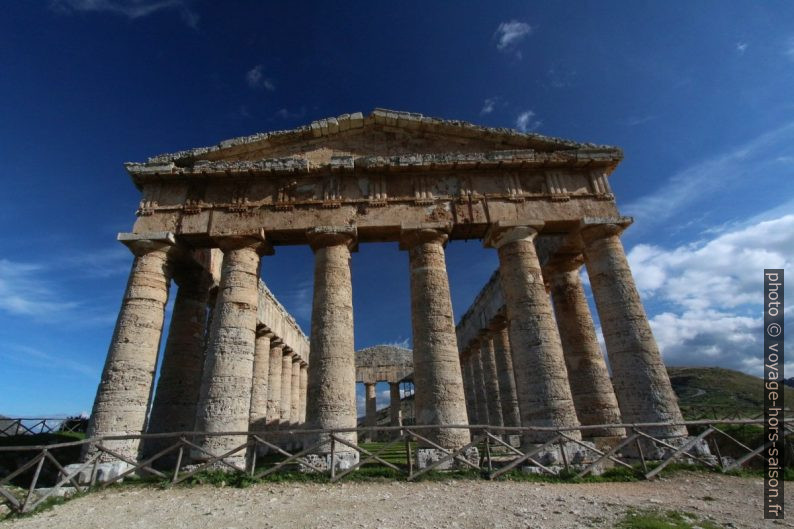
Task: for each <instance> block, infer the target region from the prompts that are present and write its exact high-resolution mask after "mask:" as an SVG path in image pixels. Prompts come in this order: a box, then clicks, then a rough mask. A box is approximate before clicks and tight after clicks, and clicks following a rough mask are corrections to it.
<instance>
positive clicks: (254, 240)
mask: <svg viewBox="0 0 794 529" xmlns="http://www.w3.org/2000/svg"><path fill="white" fill-rule="evenodd" d="M214 240H215V244H217V245H218V248H220V249H221V250H222V251H223V252H228V251H231V250H239V249H242V248H251V249H253V250H254V251H255V252H256V253H257V254H258V255H273V253H274V250H273V245H272V244H270V241H268V240H266V239H265V231H264V230H260V232H259V233H258V234H251V235H226V236H219V237H214Z"/></svg>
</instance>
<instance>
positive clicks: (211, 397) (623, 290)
mask: <svg viewBox="0 0 794 529" xmlns="http://www.w3.org/2000/svg"><path fill="white" fill-rule="evenodd" d="M621 158H622V153H621V151H620V150H619V149H617V148H615V147H608V146H600V145H593V144H588V143H577V142H574V141H569V140H563V139H558V138H550V137H544V136H540V135H537V134H523V133H519V132H516V131H513V130H507V129H493V128H486V127H479V126H475V125H472V124H469V123H464V122H460V121H445V120H440V119H434V118H428V117H424V116H422V115H420V114H413V113H408V112H395V111H390V110H375V111H374V112H372V113H371V114H370V115H368V116H363V115H362V114H361V113H355V114H345V115H342V116H339V117H337V118H328V119H325V120H321V121H318V122H314V123H312V124H311V125H307V126H303V127H299V128H297V129H294V130H288V131H279V132H271V133H262V134H256V135H253V136H248V137H243V138H237V139H233V140H228V141H223V142H221V143H220V144H218V145H215V146H211V147H204V148H198V149H192V150H187V151H181V152H177V153H173V154H165V155H160V156H155V157H153V158H150V159H149V160H148V161H146V162H144V163H129V164H127V165H126V168H127V171H128V172H129V174H130V176H131V177H132V180H133V182H134V183H135V185H136V186H137V187H138V188H139V189H140V191H141V194H142V198H141V202H140V206H139V208H138V210H137V212H136V215H137V218H136V221H135V224H134V225H133V227H132V231H131V233H124V234H120V235H119V239H120V240H121V241H122V242H124V243H125V244H127V246H129V248H130V250H131V251H132V253H133V254H134V263H133V267H132V271H131V272H130V277H129V282H128V287H127V292H126V294H125V297H124V301H123V303H122V308H121V311H120V313H119V318H118V323H117V326H116V332H115V333H114V336H113V340H112V342H111V346H110V350H109V353H108V358H107V362H106V364H105V369H104V371H103V375H102V381H101V383H100V386H99V390H98V393H97V399H96V402H95V405H94V411H93V415H92V419H91V426H90V428H91V430H90V431H91V433H92V434H93V435H105V434H113V433H137V432H142V431H145V430H146V429H147V424H146V422H147V421H146V417H147V414H148V413H149V410H150V408H151V418H150V420H149V424H148V430H149V431H165V430H168V429H170V428H177V429H179V428H187V427H195V429H196V430H199V431H240V430H246V429H248V428H260V427H264V428H270V427H278V426H279V425H282V424H285V423H287V424H296V423H297V424H303V421H304V416H303V413H304V412H303V410H304V405H305V426H306V427H307V428H313V429H327V428H353V427H355V426H356V402H355V383H356V380H357V378H358V377H357V374H356V357H355V351H354V344H353V329H354V328H353V325H354V322H353V296H352V292H353V288H355V285H353V284H352V282H351V273H350V260H351V254H352V253H353V252H355V251H356V249H357V248H358V246H359V245H360V244H366V243H371V242H383V241H396V242H399V244H400V248H401V250H403V251H404V252H405V254H406V256H405V257H404V259H405V261H406V266H407V269H406V273H407V274H409V276H410V288H411V299H412V304H411V307H412V328H413V353H412V364H413V370H414V375H413V378H414V383H415V387H416V394H415V406H416V409H415V417H416V423H417V424H421V425H432V426H435V427H434V428H432V429H429V430H425V435H426V436H427V438H428V439H430V440H431V441H432V442H433V443H434V444H436V445H438V446H440V447H443V448H445V449H457V448H460V447H463V446H465V445H467V444H468V443H469V442H470V433H469V431H468V430H465V429H453V428H445V427H444V426H445V425H465V424H467V423H468V422H469V421H470V420H471V421H472V422H476V423H488V424H491V425H524V426H537V425H543V426H556V427H575V426H578V425H580V424H600V423H605V422H615V421H617V420H618V419H620V418H622V420H623V421H626V422H651V421H652V422H665V421H667V422H669V421H680V420H681V414H680V412H679V410H678V407H677V404H676V399H675V396H674V394H673V392H672V389H671V386H670V383H669V380H668V379H667V375H666V372H665V370H664V366H663V364H662V361H661V357H660V355H659V351H658V348H657V346H656V342H655V340H654V338H653V335H652V333H651V330H650V327H649V326H648V321H647V318H646V316H645V312H644V310H643V307H642V303H641V302H640V299H639V296H638V294H637V289H636V287H635V285H634V280H633V278H632V275H631V270H630V269H629V266H628V263H627V261H626V256H625V253H624V250H623V246H622V245H621V241H620V233H621V231H622V230H624V229H625V228H626V227H627V226H628V225H629V224H630V223H631V220H630V219H628V218H626V217H623V216H621V215H620V212H619V211H618V209H617V207H616V205H615V201H614V197H613V195H612V192H611V191H610V187H609V182H608V177H609V175H610V174H611V173H612V171H614V170H615V168H616V166H617V165H618V163H619V162H620V160H621ZM456 239H481V240H482V241H483V243H484V245H485V247H486V248H487V250H483V251H494V252H497V253H498V256H499V262H500V266H499V271H498V276H497V278H495V279H494V280H493V281H492V283H491V284H489V286H488V287H486V291H485V292H484V293H483V294H482V295H481V296H480V298H479V299H478V301H477V302H475V306H474V307H473V308H472V310H471V311H469V314H468V315H467V316H466V317H465V318H464V321H462V322H461V325H460V326H458V328H457V329H456V326H455V320H454V318H453V314H452V304H451V301H450V292H449V280H448V277H447V268H446V257H445V250H444V249H445V245H446V243H447V241H449V240H456ZM295 244H303V245H309V246H310V247H311V248H312V250H313V252H314V259H315V261H314V297H313V309H312V320H311V322H312V323H311V332H310V339H309V342H310V343H309V347H308V348H306V347H305V344H304V342H303V341H302V340H303V335H302V334H301V333H300V331H299V330H296V327H295V326H292V330H291V331H289V332H287V331H282V330H280V329H282V328H283V329H288V328H290V326H291V325H292V323H294V322H292V323H290V319H289V317H288V315H286V313H285V311H283V310H279V309H278V306H277V304H275V303H272V301H273V300H272V297H271V303H270V305H269V306H270V307H271V308H269V309H268V308H265V309H262V308H261V307H262V303H263V301H262V299H263V297H265V298H266V297H267V296H266V295H265V296H263V293H262V291H261V287H260V282H259V270H260V266H264V267H266V266H268V260H269V259H271V257H269V256H270V255H272V254H273V253H274V251H277V250H278V247H279V246H281V245H295ZM221 255H222V259H220V256H221ZM582 264H584V266H585V268H586V269H587V272H588V275H589V278H590V284H591V285H592V290H593V295H594V297H595V302H596V306H597V308H598V313H599V316H600V321H601V326H602V329H603V333H604V338H605V341H606V346H607V351H608V354H609V360H610V364H611V367H612V381H611V382H610V379H609V376H608V373H607V371H606V367H605V364H604V361H603V358H602V357H601V356H600V354H599V352H598V351H597V341H596V338H595V334H594V330H593V328H592V320H591V316H590V314H589V312H588V308H587V303H586V302H585V300H584V297H583V293H582V287H581V283H580V280H579V273H578V269H579V268H580V267H581V266H582ZM171 280H173V281H174V282H176V284H177V285H178V290H177V293H176V296H177V298H176V305H175V308H174V318H173V320H172V323H171V327H170V331H169V334H168V340H167V343H166V348H165V353H164V355H165V357H164V359H163V372H162V375H161V377H160V383H159V385H158V388H157V391H156V393H155V395H156V396H155V398H154V402H153V403H151V404H150V395H151V394H152V382H153V375H154V369H155V365H156V360H157V353H158V344H159V341H160V338H161V334H162V330H163V329H162V327H163V314H164V307H165V303H166V300H167V296H168V293H169V283H170V282H171ZM547 289H548V290H547ZM549 292H551V297H550V295H549ZM265 304H266V305H267V303H265ZM268 315H270V316H268ZM555 316H556V320H555ZM269 317H271V319H268V318H269ZM272 318H276V319H275V320H274V319H272ZM279 318H281V320H279V321H283V322H286V323H283V324H281V325H282V326H281V327H279V324H278V323H277V322H276V320H278V319H279ZM290 332H291V334H290ZM309 350H310V351H311V354H310V355H309V354H308V351H309ZM296 386H297V391H294V388H295V387H296ZM304 391H305V395H306V397H305V400H304V397H303V395H304ZM296 400H297V406H296V405H295V401H296ZM304 403H305V404H304ZM191 421H194V422H193V424H192V425H191ZM622 434H623V432H622V431H621V430H619V429H615V428H605V429H598V430H594V431H592V432H588V433H587V434H586V435H585V437H588V436H590V437H593V436H596V437H611V436H620V435H622ZM657 434H658V435H660V436H663V437H675V436H682V435H685V434H686V432H685V430H683V429H682V428H681V427H675V426H669V427H667V426H662V427H659V428H658V429H657ZM345 435H346V436H347V437H348V439H349V440H350V441H356V438H355V437H356V436H355V434H354V433H348V434H345ZM570 435H571V436H572V437H573V438H577V439H578V437H579V435H580V434H579V432H578V431H572V432H571V433H570ZM546 436H547V434H543V433H534V434H528V435H526V436H525V439H524V442H525V443H542V442H544V439H545V438H546ZM323 439H324V436H323V434H320V436H319V438H318V439H314V440H313V442H319V443H320V445H319V446H320V448H318V450H317V454H316V456H317V460H323V459H324V458H325V461H326V463H327V464H340V465H342V466H346V465H349V464H351V463H352V462H353V461H355V460H357V457H358V453H357V452H355V451H352V449H350V450H348V449H347V448H346V447H345V446H343V445H337V452H336V454H337V460H336V461H333V462H331V461H330V460H329V459H328V445H329V444H330V443H325V444H323ZM198 443H199V446H201V447H202V449H203V450H205V451H206V452H209V453H213V454H221V453H223V452H224V451H225V450H227V449H229V448H230V447H231V446H232V445H233V444H234V439H229V438H225V437H207V438H205V439H204V440H199V441H198ZM117 448H118V450H119V451H122V452H124V453H126V454H128V455H133V454H134V453H136V451H137V450H138V449H139V448H140V447H138V446H135V443H134V442H131V441H130V442H124V443H123V446H118V447H117ZM436 452H437V449H435V448H433V447H432V446H429V445H427V444H424V445H420V448H419V450H418V457H419V458H420V461H430V460H432V459H433V458H435V457H437V456H438V454H437V453H436ZM201 454H202V452H197V453H195V454H193V456H194V457H197V458H200V457H202V455H201ZM133 457H134V455H133Z"/></svg>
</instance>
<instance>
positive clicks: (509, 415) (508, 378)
mask: <svg viewBox="0 0 794 529" xmlns="http://www.w3.org/2000/svg"><path fill="white" fill-rule="evenodd" d="M491 332H492V333H493V350H494V357H495V359H496V371H497V373H498V377H499V398H500V400H501V402H502V424H504V425H505V426H521V414H520V412H519V409H518V394H517V393H516V381H515V378H514V377H513V359H512V357H511V355H510V339H509V337H508V331H507V320H506V319H504V318H497V320H496V321H494V322H493V323H492V325H491Z"/></svg>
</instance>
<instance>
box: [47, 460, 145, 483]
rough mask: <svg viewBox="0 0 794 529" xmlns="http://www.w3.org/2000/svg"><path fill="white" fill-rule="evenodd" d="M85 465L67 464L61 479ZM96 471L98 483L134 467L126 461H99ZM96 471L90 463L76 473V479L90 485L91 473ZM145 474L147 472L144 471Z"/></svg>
mask: <svg viewBox="0 0 794 529" xmlns="http://www.w3.org/2000/svg"><path fill="white" fill-rule="evenodd" d="M81 466H83V464H82V463H75V464H72V465H66V466H65V467H63V470H64V471H65V473H64V472H61V474H60V479H63V478H65V477H66V476H68V475H70V474H72V473H74V472H75V471H76V470H77V469H78V468H80V467H81ZM96 468H97V472H96V482H97V483H107V482H108V481H110V480H112V479H114V478H116V477H118V476H119V475H121V474H123V473H125V472H126V471H128V470H129V469H131V468H132V465H130V464H129V463H125V462H124V461H116V462H114V463H99V464H98V465H97V466H96ZM93 472H94V465H88V466H87V467H86V468H84V469H83V470H81V471H80V472H78V473H77V475H75V479H76V480H77V483H78V484H79V485H90V484H91V474H92V473H93ZM144 474H146V473H145V472H144ZM122 481H124V478H121V480H119V483H121V482H122Z"/></svg>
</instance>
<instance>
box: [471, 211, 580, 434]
mask: <svg viewBox="0 0 794 529" xmlns="http://www.w3.org/2000/svg"><path fill="white" fill-rule="evenodd" d="M536 235H537V230H535V229H534V228H532V227H529V226H517V227H508V228H503V227H501V226H493V227H492V228H491V229H490V230H489V233H488V237H487V244H489V245H490V246H493V247H495V248H497V250H498V252H499V274H500V277H501V283H502V291H503V292H504V296H505V305H506V307H507V319H508V322H509V335H510V348H511V352H512V358H513V373H514V375H515V382H516V390H517V394H518V403H519V410H520V412H521V425H522V426H550V427H570V426H574V427H575V426H578V425H579V422H578V420H577V418H576V409H575V408H574V405H573V397H572V396H571V388H570V385H569V384H568V373H567V371H566V370H565V359H564V358H563V352H562V344H561V342H560V334H559V332H558V331H557V326H556V325H555V323H554V317H553V316H552V309H551V303H550V302H549V296H548V294H547V293H546V288H545V286H544V284H543V277H542V275H541V271H540V262H539V261H538V256H537V253H536V250H535V243H534V239H535V236H536ZM568 435H569V436H571V437H573V438H575V439H579V438H580V437H581V435H580V433H579V432H578V431H571V432H569V434H568ZM552 437H554V433H553V432H543V431H538V432H530V433H527V434H526V435H525V436H524V442H525V443H530V444H533V443H545V442H546V441H548V440H550V439H551V438H552Z"/></svg>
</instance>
